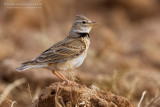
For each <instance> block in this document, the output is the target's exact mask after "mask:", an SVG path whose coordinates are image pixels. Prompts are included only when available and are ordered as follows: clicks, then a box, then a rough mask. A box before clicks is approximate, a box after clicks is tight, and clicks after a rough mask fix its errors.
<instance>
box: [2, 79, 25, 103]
mask: <svg viewBox="0 0 160 107" xmlns="http://www.w3.org/2000/svg"><path fill="white" fill-rule="evenodd" d="M25 82H26V79H24V78H21V79H18V80H16V81H14V82H13V83H11V84H10V85H8V86H7V88H6V89H5V90H4V91H3V93H2V95H1V97H0V105H1V104H2V102H3V101H4V100H5V98H6V96H7V95H8V94H9V93H10V92H11V91H12V90H13V89H14V88H15V87H17V86H19V85H21V84H23V83H25Z"/></svg>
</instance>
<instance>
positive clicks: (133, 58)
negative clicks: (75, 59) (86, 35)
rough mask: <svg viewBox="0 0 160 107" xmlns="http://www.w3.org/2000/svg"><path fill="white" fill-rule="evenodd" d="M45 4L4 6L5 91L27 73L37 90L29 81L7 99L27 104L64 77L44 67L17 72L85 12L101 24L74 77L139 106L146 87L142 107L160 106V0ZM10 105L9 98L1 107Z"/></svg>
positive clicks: (1, 86) (0, 26) (1, 78)
mask: <svg viewBox="0 0 160 107" xmlns="http://www.w3.org/2000/svg"><path fill="white" fill-rule="evenodd" d="M3 1H5V0H3ZM3 1H1V2H3ZM55 2H56V3H55ZM42 3H43V4H44V7H43V8H42V9H40V10H39V9H6V8H5V7H2V6H0V8H1V10H0V95H1V94H2V93H3V92H4V90H6V87H8V86H9V84H11V83H13V82H14V81H15V80H17V79H19V78H22V77H24V78H26V79H27V82H28V83H29V84H30V89H29V90H32V91H30V92H29V93H28V91H27V88H28V86H27V83H25V84H24V85H21V86H19V87H17V88H14V89H13V90H12V92H10V93H9V95H8V96H7V98H8V99H11V101H12V104H13V105H15V103H13V102H14V101H16V102H17V105H18V106H24V107H25V106H28V105H30V102H32V101H33V100H34V99H35V98H38V94H39V93H40V90H41V89H42V88H44V87H46V86H49V85H50V83H52V82H54V81H59V80H58V79H57V78H56V77H55V76H52V75H51V73H50V72H48V71H47V70H45V69H32V70H28V71H25V72H22V73H18V72H16V71H15V68H16V67H18V66H19V65H20V63H21V62H23V61H26V60H30V59H32V58H33V57H35V56H37V55H39V53H41V52H42V51H44V50H45V49H47V48H49V47H50V46H51V45H52V44H54V43H56V42H57V41H59V40H62V39H64V38H65V37H66V36H67V34H68V32H69V31H68V30H69V29H70V27H71V23H72V20H73V19H74V16H75V15H76V14H77V13H78V14H79V13H80V14H84V15H86V16H87V17H89V18H90V19H92V20H94V21H96V22H98V23H100V24H99V25H98V26H97V27H95V28H93V30H92V31H91V33H90V37H91V46H90V48H89V52H88V56H87V59H86V60H85V62H84V64H83V65H82V66H81V67H80V68H78V69H76V70H73V72H74V76H75V77H76V79H77V80H75V81H77V82H79V83H81V84H86V85H87V86H91V85H95V86H97V87H99V88H100V89H103V90H107V91H109V90H110V91H111V92H113V93H116V94H119V95H122V96H124V97H126V98H128V99H129V100H130V101H131V103H132V104H133V105H134V106H137V104H138V102H139V100H140V98H141V96H142V93H143V92H144V91H146V92H147V93H146V95H145V97H144V99H143V101H142V103H141V107H142V106H143V107H159V106H160V104H159V102H160V97H159V96H160V95H159V94H157V90H159V89H160V72H159V70H160V36H159V35H160V30H159V29H160V14H159V11H160V6H159V1H157V0H150V1H149V0H141V1H139V0H130V1H125V0H118V1H117V0H102V1H99V0H94V1H85V0H82V1H81V2H79V1H76V0H71V1H70V2H65V1H64V0H60V1H59V0H54V1H42ZM0 5H1V3H0ZM35 13H36V14H35ZM63 73H64V74H65V75H69V74H68V73H65V72H63ZM31 95H32V98H30V96H31ZM26 99H28V100H26ZM61 99H62V98H61ZM61 102H63V101H61ZM9 103H11V102H10V101H9ZM83 103H84V102H82V104H83ZM6 105H8V104H7V102H6V101H5V102H3V104H2V105H1V106H2V107H6Z"/></svg>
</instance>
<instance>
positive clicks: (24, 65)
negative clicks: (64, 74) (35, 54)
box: [16, 61, 44, 72]
mask: <svg viewBox="0 0 160 107" xmlns="http://www.w3.org/2000/svg"><path fill="white" fill-rule="evenodd" d="M35 62H36V61H28V62H24V63H22V66H21V67H18V68H16V70H17V71H19V72H21V71H24V70H27V69H29V68H39V67H43V66H44V65H36V64H35Z"/></svg>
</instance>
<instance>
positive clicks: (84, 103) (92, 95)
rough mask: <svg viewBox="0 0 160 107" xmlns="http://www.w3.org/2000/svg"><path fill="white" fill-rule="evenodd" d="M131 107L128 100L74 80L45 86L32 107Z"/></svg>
mask: <svg viewBox="0 0 160 107" xmlns="http://www.w3.org/2000/svg"><path fill="white" fill-rule="evenodd" d="M76 106H79V107H133V106H132V105H131V104H130V102H129V100H128V99H126V98H124V97H122V96H119V95H115V94H112V93H111V92H107V91H103V90H101V89H99V88H97V87H96V86H91V87H90V88H88V87H86V86H85V85H80V84H78V83H75V82H70V83H65V84H63V83H60V82H55V83H52V84H51V85H50V86H49V87H46V88H45V89H44V90H43V91H42V92H41V94H40V96H39V98H38V99H37V100H35V101H34V103H33V104H32V107H76Z"/></svg>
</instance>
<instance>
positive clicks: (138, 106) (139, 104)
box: [137, 91, 146, 107]
mask: <svg viewBox="0 0 160 107" xmlns="http://www.w3.org/2000/svg"><path fill="white" fill-rule="evenodd" d="M145 94H146V91H143V93H142V96H141V99H140V101H139V103H138V105H137V107H140V106H141V103H142V100H143V99H144V96H145Z"/></svg>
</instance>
